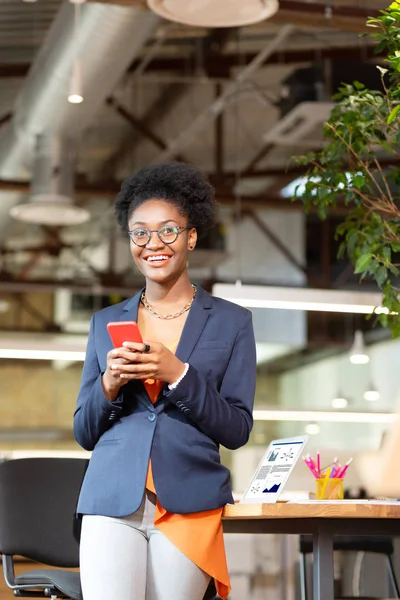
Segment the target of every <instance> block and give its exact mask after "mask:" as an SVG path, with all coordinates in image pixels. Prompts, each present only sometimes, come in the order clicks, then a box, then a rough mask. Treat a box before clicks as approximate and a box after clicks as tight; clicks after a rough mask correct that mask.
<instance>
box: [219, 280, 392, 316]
mask: <svg viewBox="0 0 400 600" xmlns="http://www.w3.org/2000/svg"><path fill="white" fill-rule="evenodd" d="M212 293H213V296H218V297H219V298H224V299H225V300H230V301H231V302H234V303H235V304H239V305H240V306H245V307H246V308H271V309H282V310H311V311H326V312H340V313H357V314H366V315H368V314H372V313H373V312H374V310H375V312H376V313H379V312H385V311H386V309H384V308H382V307H381V306H380V304H381V301H382V296H381V294H380V293H377V292H358V291H347V290H346V291H344V290H343V291H342V290H318V289H307V288H298V287H274V286H267V285H242V284H230V283H216V284H215V285H214V286H213V289H212Z"/></svg>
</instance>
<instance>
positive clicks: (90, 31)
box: [0, 2, 160, 236]
mask: <svg viewBox="0 0 400 600" xmlns="http://www.w3.org/2000/svg"><path fill="white" fill-rule="evenodd" d="M159 22H160V19H159V17H158V16H156V15H155V14H153V13H152V12H150V11H147V10H142V9H137V8H132V7H125V6H114V5H113V6H110V5H107V4H95V3H87V4H84V5H82V7H81V17H80V20H79V24H78V26H76V24H75V26H74V7H73V5H71V4H70V3H68V2H66V3H64V4H63V5H62V6H61V9H60V11H59V12H58V15H57V17H56V18H55V20H54V22H53V24H52V26H51V28H50V30H49V32H48V34H47V37H46V39H45V42H44V44H43V46H42V47H41V49H40V51H39V53H38V55H37V57H36V59H35V61H34V64H33V66H32V68H31V69H30V72H29V74H28V76H27V78H26V80H25V83H24V85H23V87H22V89H21V91H20V93H19V96H18V98H17V101H16V105H15V108H14V112H13V119H12V121H11V122H10V123H9V124H8V126H6V127H4V134H3V135H2V136H1V137H0V177H3V178H6V179H7V178H8V179H13V178H14V179H16V178H23V177H25V178H30V176H31V167H32V160H33V156H34V145H35V140H36V136H37V135H40V134H46V135H50V136H55V137H58V136H61V137H63V136H65V135H68V137H69V138H75V139H76V140H77V139H79V137H80V136H81V135H82V133H83V132H84V130H85V129H86V127H87V126H88V124H89V123H90V121H91V120H92V119H93V117H94V115H95V114H96V111H97V110H98V109H99V108H100V107H101V105H102V104H103V103H104V102H105V99H106V98H107V96H109V95H110V93H111V92H112V91H113V89H114V87H115V85H116V84H117V82H118V81H119V80H120V79H121V77H122V76H123V75H124V73H125V72H126V71H127V69H128V67H129V65H130V64H131V63H132V60H133V59H134V58H135V57H137V55H138V54H139V52H140V51H141V49H142V48H143V45H144V44H145V43H146V42H147V41H148V40H149V39H150V38H151V37H152V36H153V34H154V32H155V30H156V28H157V26H158V24H159ZM78 59H79V61H80V63H81V65H82V79H83V88H84V102H82V104H79V105H77V104H70V103H69V102H68V100H67V96H68V89H69V81H70V77H71V72H72V68H73V65H74V63H75V61H76V60H78ZM7 196H8V197H3V195H2V197H1V203H0V222H1V223H2V225H3V228H6V227H7V219H6V214H5V212H4V211H5V210H7V211H8V210H9V208H10V207H11V206H12V205H13V204H16V203H17V202H19V201H20V200H21V198H18V196H17V197H16V196H13V197H12V198H11V197H10V196H9V195H7ZM3 230H4V229H3ZM1 233H2V232H1V231H0V236H1Z"/></svg>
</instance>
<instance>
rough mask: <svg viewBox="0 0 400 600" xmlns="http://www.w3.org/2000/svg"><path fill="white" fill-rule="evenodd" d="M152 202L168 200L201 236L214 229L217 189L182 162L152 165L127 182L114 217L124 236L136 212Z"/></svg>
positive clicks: (116, 203)
mask: <svg viewBox="0 0 400 600" xmlns="http://www.w3.org/2000/svg"><path fill="white" fill-rule="evenodd" d="M152 199H157V200H166V201H167V202H171V204H174V205H175V206H177V207H178V210H179V211H180V213H181V214H182V216H184V217H187V219H188V225H189V227H195V228H196V230H197V232H198V234H199V236H201V235H202V234H204V233H205V232H206V231H207V230H209V229H210V228H212V226H213V225H214V222H215V212H216V202H215V196H214V188H213V187H212V186H211V185H210V183H208V181H207V179H206V178H205V176H204V175H203V174H202V173H201V172H200V171H199V170H198V169H196V168H195V167H193V166H191V165H188V164H186V163H180V162H172V163H165V164H158V165H150V166H146V167H143V168H142V169H140V170H139V171H138V172H137V173H136V174H135V175H133V176H132V177H128V178H127V179H125V181H124V182H123V183H122V186H121V191H120V192H119V194H118V196H117V198H116V200H115V216H116V219H117V222H118V225H119V226H120V228H121V230H122V231H123V232H124V233H128V231H129V219H130V217H131V215H132V213H133V212H134V210H135V209H136V208H137V207H138V206H140V205H141V204H143V203H144V202H146V200H152Z"/></svg>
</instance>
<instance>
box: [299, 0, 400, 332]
mask: <svg viewBox="0 0 400 600" xmlns="http://www.w3.org/2000/svg"><path fill="white" fill-rule="evenodd" d="M367 24H368V25H369V26H370V27H371V28H373V33H372V34H371V35H372V37H374V38H375V40H376V42H377V45H376V51H377V52H379V53H382V52H384V54H385V63H384V64H385V68H383V67H381V66H377V68H378V69H379V71H380V75H381V80H382V89H381V90H370V89H368V88H366V87H365V86H364V85H363V84H361V83H358V82H354V83H353V84H352V85H343V87H342V88H341V89H340V90H339V92H338V94H337V95H336V96H335V97H334V100H335V101H336V105H335V107H334V109H333V111H332V113H331V116H330V118H329V120H328V121H327V122H326V123H325V125H324V138H325V139H326V141H327V144H326V145H325V146H324V147H323V149H322V150H320V151H318V152H309V153H307V154H306V155H303V156H297V157H294V159H295V161H296V162H297V163H298V164H301V165H304V166H305V170H306V176H305V185H301V186H297V188H296V191H295V194H294V198H293V199H294V200H301V201H302V202H303V203H304V206H305V209H306V210H310V209H312V208H314V210H317V212H318V215H319V216H320V217H321V218H322V219H324V218H326V217H327V216H328V214H329V211H330V210H331V209H332V208H333V207H335V206H337V205H338V204H343V203H344V204H345V205H346V206H347V208H348V212H347V215H346V217H345V218H344V220H343V222H342V223H341V224H340V225H339V226H338V228H337V230H336V235H337V236H338V237H339V238H340V240H341V245H340V254H341V255H342V256H343V255H345V254H347V256H348V257H349V259H350V261H351V262H352V264H353V265H354V272H355V273H356V274H359V275H360V277H361V278H363V277H365V276H367V275H369V276H371V277H372V278H373V279H374V280H375V282H376V283H377V285H378V287H379V288H380V289H381V290H382V306H383V307H385V308H384V311H385V312H381V313H380V314H378V315H377V318H378V319H379V321H380V323H381V324H382V325H383V326H384V327H388V328H389V329H390V330H391V332H392V335H393V336H394V337H397V336H399V335H400V299H399V294H400V284H399V283H398V282H397V278H398V276H399V274H400V160H399V159H400V126H399V125H400V1H395V2H393V3H392V4H391V5H390V6H389V8H388V9H387V10H382V11H380V15H379V16H378V17H377V18H370V19H369V20H368V21H367ZM397 161H398V164H396V163H397ZM389 163H390V166H388V164H389Z"/></svg>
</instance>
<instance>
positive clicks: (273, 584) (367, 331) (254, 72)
mask: <svg viewBox="0 0 400 600" xmlns="http://www.w3.org/2000/svg"><path fill="white" fill-rule="evenodd" d="M222 4H223V5H224V7H225V8H223V9H222V8H221V6H222ZM226 4H229V3H221V2H218V1H217V0H214V2H210V3H206V2H200V1H199V2H197V3H196V2H189V1H187V2H186V3H185V2H179V1H178V0H174V1H173V2H172V1H171V2H170V3H167V2H163V1H161V0H159V1H156V0H153V1H152V2H149V6H150V7H149V6H148V5H147V3H146V2H145V0H121V1H120V2H118V0H115V2H114V1H106V2H104V3H92V2H86V3H82V4H81V3H72V2H61V1H60V0H37V2H32V1H29V2H28V1H26V2H24V1H23V0H0V358H1V362H0V380H1V384H2V385H1V389H2V393H1V403H0V453H1V456H2V457H12V456H19V455H27V454H29V453H50V454H51V453H52V454H55V453H77V452H79V451H80V449H79V447H78V446H77V444H76V443H75V441H74V439H73V436H72V430H71V424H72V414H73V411H74V406H75V401H76V396H77V390H78V386H79V380H80V374H81V369H82V360H83V358H84V351H85V341H86V335H87V332H88V326H89V319H90V316H91V314H92V313H93V312H94V311H96V310H98V309H101V308H102V307H104V306H107V305H109V304H111V303H116V302H119V301H121V300H122V299H124V298H126V297H128V296H131V295H133V294H134V293H135V292H137V291H138V290H139V289H140V288H141V286H142V280H141V277H140V274H139V273H138V272H137V271H136V270H135V268H134V267H133V266H132V264H131V259H130V254H129V247H128V241H127V239H125V238H123V237H122V236H121V235H120V233H119V232H118V231H117V229H116V226H115V224H114V221H113V216H112V214H113V210H112V203H113V199H114V197H115V194H116V193H117V191H118V189H119V186H120V182H121V181H122V179H123V178H124V177H125V176H127V175H130V174H132V173H134V172H135V170H137V169H138V168H140V167H141V166H143V165H145V164H149V163H153V162H158V161H164V160H172V159H178V160H183V161H187V162H191V163H193V164H194V165H196V166H198V167H200V168H201V169H203V170H204V171H205V172H207V173H208V175H209V177H210V180H211V182H212V183H213V185H214V186H215V189H216V196H217V199H218V201H219V204H220V210H219V221H218V225H217V227H216V228H215V230H214V231H212V232H210V234H209V235H208V236H207V237H206V238H205V239H203V240H201V242H200V243H199V246H198V249H196V251H195V253H194V254H193V256H192V257H191V263H190V267H189V268H190V274H191V277H192V279H193V281H196V282H198V283H199V284H201V285H202V286H204V287H205V288H206V289H207V290H208V291H210V292H211V293H215V294H217V295H222V296H224V297H226V298H228V299H229V298H230V299H232V300H233V301H235V298H236V301H237V299H238V298H240V299H241V300H240V301H241V302H242V303H244V304H245V305H247V306H249V307H250V308H251V309H252V310H253V315H254V325H255V332H256V338H257V353H258V381H257V394H256V405H255V409H256V413H255V416H256V420H255V425H254V429H253V433H252V435H251V440H250V443H249V445H248V446H247V447H246V448H244V449H242V450H239V451H237V452H236V453H233V454H232V453H231V452H228V451H226V450H224V449H222V456H223V460H224V462H225V463H226V464H227V465H229V467H230V468H231V470H232V478H233V483H234V487H235V489H236V490H237V491H238V492H240V491H243V489H244V487H245V486H246V483H247V482H248V481H249V479H250V478H251V475H252V473H253V471H254V469H255V467H256V464H257V462H258V460H259V459H260V457H261V456H262V453H263V451H264V450H265V448H266V446H267V445H268V442H269V441H270V440H271V439H274V438H276V437H285V436H293V435H301V434H304V433H307V434H308V435H309V436H310V440H309V442H308V447H307V449H308V451H309V452H311V453H315V452H316V450H317V449H319V450H320V451H321V452H322V453H323V456H324V457H325V458H326V459H327V461H328V462H329V461H330V460H331V459H332V458H333V457H334V456H338V457H340V459H341V460H343V461H345V460H346V459H347V458H349V457H353V458H354V462H353V465H352V466H351V468H350V469H349V472H348V485H349V486H350V487H352V488H353V489H354V490H356V491H357V489H358V488H361V487H362V488H365V489H367V491H368V493H369V494H373V495H385V496H391V497H397V496H400V477H399V474H398V472H397V470H398V466H397V462H398V460H397V456H398V452H399V448H398V447H397V440H398V439H400V436H399V433H398V428H399V424H398V421H397V419H398V408H399V393H400V379H399V376H398V372H399V368H398V357H399V355H400V341H397V340H392V339H391V338H390V335H389V333H388V332H387V331H385V330H384V329H382V328H381V327H380V326H379V325H376V323H375V322H374V319H370V320H367V319H366V317H365V314H363V312H368V306H371V305H372V306H374V305H376V304H377V303H379V296H377V290H376V287H375V286H374V285H373V283H372V282H371V281H369V280H368V278H366V279H365V280H363V282H359V281H358V278H357V277H356V276H355V275H353V271H352V268H351V266H350V265H349V263H348V262H347V261H346V260H345V259H341V260H338V258H337V250H338V242H337V240H336V239H335V236H334V232H335V228H336V226H337V224H338V223H339V222H340V220H341V218H342V216H343V214H344V211H345V210H346V209H345V207H341V206H339V207H338V209H337V210H336V211H335V212H333V213H332V214H331V215H330V216H329V218H328V219H327V220H326V221H323V222H321V221H320V220H319V219H318V217H317V216H316V215H315V214H312V213H311V214H309V215H305V214H304V212H303V210H302V206H301V203H295V204H293V203H291V201H290V197H291V194H292V193H293V189H294V187H295V186H296V185H298V184H299V183H301V182H302V180H301V177H302V174H303V171H302V169H301V168H300V167H298V166H296V165H295V164H294V163H293V162H291V161H290V158H291V157H292V156H293V155H295V154H299V153H302V152H306V151H307V150H313V149H318V148H320V147H321V145H322V144H323V143H324V142H323V137H322V124H323V122H324V121H325V120H326V119H327V118H328V116H329V113H330V110H331V108H332V106H333V104H332V101H331V97H332V94H333V93H334V92H335V91H336V90H337V89H338V87H339V86H340V85H341V83H342V82H348V83H350V82H352V81H353V80H354V79H358V80H360V81H362V82H364V83H365V84H366V85H368V86H370V87H372V88H374V87H375V88H376V87H377V86H379V77H378V73H377V69H376V65H377V64H381V62H382V58H381V57H380V55H379V54H376V53H375V48H374V44H373V40H372V39H371V38H370V37H364V36H362V35H361V34H362V33H364V32H365V30H366V28H365V21H366V18H367V17H368V16H369V15H373V14H376V13H377V11H378V10H379V8H385V7H386V6H387V2H386V1H383V0H335V1H333V2H332V1H329V0H325V1H318V0H315V1H313V0H310V1H304V0H303V1H302V0H293V1H289V0H281V1H280V3H279V7H278V6H277V4H276V3H275V2H274V1H273V0H270V2H268V1H267V2H263V3H262V2H258V0H257V1H256V0H241V2H232V5H231V7H229V6H226ZM239 8H240V10H239ZM244 9H246V10H244ZM168 11H169V12H168ZM269 14H270V15H271V16H269ZM162 15H164V17H168V16H170V17H172V19H169V18H163V16H162ZM188 16H190V18H191V21H190V23H189V24H187V20H188V18H189V17H188ZM196 19H197V21H196ZM178 21H183V22H178ZM185 21H186V22H185ZM250 21H253V22H252V23H251V24H243V23H247V22H249V23H250ZM227 25H228V26H227ZM238 76H239V78H238ZM387 163H388V165H389V164H390V160H388V161H387ZM240 284H241V286H242V287H240ZM248 286H249V287H248ZM312 289H318V290H321V293H320V296H319V300H318V302H319V304H318V307H317V310H310V308H316V307H315V306H313V307H311V306H310V302H313V301H315V298H314V299H313V296H312V294H311V292H310V290H312ZM299 290H301V291H302V293H301V295H300V296H299ZM276 302H278V304H276ZM327 305H329V306H330V309H329V310H328V308H327ZM366 307H367V308H366ZM357 357H358V358H357ZM312 488H313V481H312V479H311V476H310V474H309V472H308V471H307V469H306V468H305V466H304V465H303V464H302V462H301V463H299V464H298V465H297V466H296V469H295V472H294V473H293V476H292V477H291V479H290V481H289V484H288V489H290V490H308V489H312ZM355 493H356V492H355ZM228 552H229V556H230V565H231V571H232V574H233V575H234V589H233V592H232V600H250V598H251V599H257V600H258V599H262V598H268V599H269V600H275V599H276V600H295V599H296V600H297V598H298V597H299V596H298V594H299V590H298V570H297V563H298V555H297V541H296V539H295V538H293V537H292V538H290V539H289V538H288V539H286V536H268V537H267V538H266V537H265V536H261V537H260V538H256V537H254V536H242V537H241V538H240V539H239V538H237V539H236V538H235V536H231V537H230V540H229V541H228ZM399 555H400V553H399ZM243 557H246V560H244V558H243ZM396 560H397V563H398V564H399V566H400V558H398V557H397V556H396ZM373 567H374V568H373V569H372V573H373V574H372V576H371V575H370V574H369V575H368V571H370V572H371V568H370V566H368V557H365V560H364V562H363V564H362V565H361V581H362V582H364V583H363V585H364V584H365V586H366V587H367V588H368V592H371V594H372V593H373V591H374V586H375V585H378V584H379V582H378V583H377V579H379V578H380V579H381V581H380V585H381V587H380V588H378V593H380V594H382V596H383V595H384V594H385V593H386V594H387V593H388V588H387V581H386V579H385V577H386V575H385V571H384V569H383V568H381V566H380V564H379V561H375V562H374V563H373ZM342 575H343V577H349V575H348V573H347V575H346V573H345V572H344V573H342ZM377 575H379V577H378V576H377ZM350 579H351V578H350ZM356 583H357V582H354V581H351V582H350V583H349V585H350V586H353V587H354V585H356ZM365 586H364V587H365ZM382 586H383V587H382ZM371 590H372V591H371ZM361 591H364V592H365V589H364V590H361Z"/></svg>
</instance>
